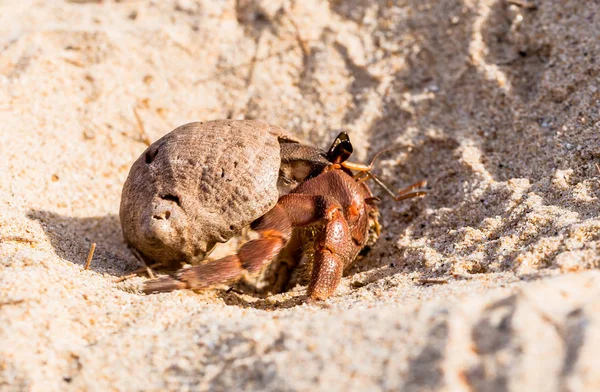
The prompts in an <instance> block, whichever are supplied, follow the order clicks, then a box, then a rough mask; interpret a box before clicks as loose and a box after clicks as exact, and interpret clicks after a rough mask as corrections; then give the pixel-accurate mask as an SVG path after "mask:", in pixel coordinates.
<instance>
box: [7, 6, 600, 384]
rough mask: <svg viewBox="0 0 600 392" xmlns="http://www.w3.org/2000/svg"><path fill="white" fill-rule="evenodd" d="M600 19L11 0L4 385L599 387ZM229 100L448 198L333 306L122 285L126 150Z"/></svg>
mask: <svg viewBox="0 0 600 392" xmlns="http://www.w3.org/2000/svg"><path fill="white" fill-rule="evenodd" d="M511 3H520V4H521V5H515V4H511ZM599 38H600V4H599V3H598V2H597V1H592V0H588V1H581V0H547V1H537V0H529V2H518V1H514V2H511V1H505V0H482V1H475V0H448V1H443V2H440V1H434V0H418V1H417V0H406V1H391V2H388V1H366V0H352V1H333V0H332V1H330V2H324V1H316V0H308V1H302V2H300V1H284V0H281V1H279V0H265V1H249V0H239V1H219V2H217V1H209V0H200V1H192V0H180V1H147V2H142V1H133V0H131V1H127V0H122V1H48V2H44V1H3V2H0V48H1V50H0V124H1V125H0V151H1V154H2V159H0V178H1V181H0V389H1V390H7V391H12V390H31V391H54V390H56V391H59V390H60V391H68V390H78V391H79V390H90V391H93V390H123V391H133V390H149V391H152V390H213V391H221V390H239V389H245V390H271V391H288V390H289V391H292V390H293V391H304V390H309V389H310V390H330V391H337V390H339V391H349V390H405V391H428V390H448V391H450V390H451V391H460V390H485V391H496V390H498V391H504V390H545V391H553V390H556V391H558V390H560V391H584V390H590V391H591V390H598V388H600V376H599V375H598V372H597V363H598V354H597V353H598V352H599V350H600V318H599V317H600V316H598V315H599V314H600V312H599V311H600V300H599V299H598V298H600V296H599V294H600V273H599V272H598V271H597V270H595V269H596V268H597V267H598V266H599V265H600V217H599V215H600V214H599V213H600V203H599V202H598V198H599V197H600V167H599V166H598V165H599V164H600V85H599V83H598V78H599V73H600V39H599ZM220 118H236V119H237V118H239V119H241V118H250V119H261V120H264V121H267V122H270V123H273V124H276V125H279V126H281V127H284V128H286V129H288V130H290V132H293V133H294V134H295V135H297V136H298V137H300V138H303V139H304V140H306V141H307V142H310V143H312V144H315V145H318V146H322V147H327V146H328V145H329V144H330V143H331V141H332V140H333V138H334V137H335V135H336V134H337V133H338V132H339V131H340V130H345V131H348V132H349V133H350V136H351V138H352V140H353V143H354V145H355V150H356V156H355V159H357V160H359V161H366V160H367V159H368V158H369V157H371V156H372V155H373V154H374V153H375V152H376V151H378V150H380V149H382V148H385V147H389V146H395V147H396V149H395V150H394V151H391V152H388V153H386V154H385V155H384V157H383V159H382V160H381V161H380V163H379V165H378V168H377V172H378V173H379V174H380V175H381V177H382V178H384V179H385V180H386V181H387V182H389V183H390V184H391V185H393V186H394V187H396V188H401V187H402V186H405V185H407V184H409V183H412V182H414V181H417V180H420V179H423V178H425V179H427V180H428V188H429V194H428V195H427V196H426V197H425V198H422V199H419V200H410V201H405V202H402V203H394V202H393V201H391V200H390V199H389V198H387V199H386V197H385V196H384V195H382V199H383V202H382V205H381V213H382V224H383V226H384V232H383V234H382V236H381V238H380V240H379V241H378V243H377V244H376V245H375V246H374V247H373V249H372V250H371V251H370V252H369V254H368V255H367V256H366V257H365V258H364V259H363V260H361V261H360V262H359V263H358V264H357V265H356V266H355V267H353V269H352V270H351V271H350V272H349V273H348V274H347V276H346V277H345V278H344V279H343V281H342V283H341V285H340V288H339V289H338V291H337V293H336V295H335V296H334V297H333V298H331V299H330V300H328V301H327V302H326V304H325V305H324V306H316V305H306V304H304V303H303V298H304V293H305V288H304V287H297V288H296V289H294V290H293V291H291V292H288V293H284V294H279V295H274V296H269V297H260V296H256V295H252V294H248V293H246V294H243V293H242V294H240V293H236V292H229V293H228V292H226V290H225V289H226V288H227V287H225V286H224V287H218V288H215V289H214V290H209V291H206V292H203V293H199V294H196V293H192V292H188V291H179V292H173V293H168V294H160V295H152V296H144V295H141V294H140V293H139V291H138V289H139V287H140V285H141V283H142V282H143V281H144V279H145V278H144V277H138V278H134V279H130V280H128V281H125V282H121V283H116V282H115V280H117V279H118V278H119V277H121V276H124V275H127V274H129V273H130V272H131V271H132V270H134V269H135V268H136V267H137V261H136V260H135V258H134V257H133V256H132V255H131V254H130V252H129V251H128V249H127V247H126V246H125V244H124V242H123V239H122V236H121V229H120V224H119V220H118V208H119V201H120V193H121V188H122V185H123V182H124V181H125V178H126V176H127V173H128V170H129V167H130V166H131V164H132V163H133V161H134V160H135V159H136V158H137V157H138V156H139V155H140V154H141V153H142V151H143V150H144V149H145V148H146V145H147V143H148V142H150V141H153V140H156V139H158V138H159V137H160V136H162V135H164V134H165V133H166V132H168V131H170V130H171V129H173V128H175V127H176V126H178V125H181V124H184V123H186V122H190V121H197V120H211V119H220ZM377 192H379V191H377ZM93 242H95V243H97V244H98V246H97V249H96V253H95V256H94V258H93V260H92V263H91V268H90V269H89V270H84V264H85V261H86V257H87V253H88V250H89V248H90V246H91V244H92V243H93Z"/></svg>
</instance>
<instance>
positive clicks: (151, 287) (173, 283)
mask: <svg viewBox="0 0 600 392" xmlns="http://www.w3.org/2000/svg"><path fill="white" fill-rule="evenodd" d="M187 288H188V285H187V284H186V283H185V282H182V281H179V280H176V279H173V278H170V277H164V278H158V279H152V280H149V281H147V282H146V283H144V287H143V288H142V292H144V294H157V293H168V292H170V291H174V290H181V289H187Z"/></svg>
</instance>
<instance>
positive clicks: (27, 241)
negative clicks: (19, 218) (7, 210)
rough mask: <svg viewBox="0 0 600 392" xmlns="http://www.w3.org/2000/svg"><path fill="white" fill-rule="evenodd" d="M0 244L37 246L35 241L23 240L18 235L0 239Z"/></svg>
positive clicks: (23, 238)
mask: <svg viewBox="0 0 600 392" xmlns="http://www.w3.org/2000/svg"><path fill="white" fill-rule="evenodd" d="M0 242H25V243H27V244H37V241H36V240H32V239H31V238H25V237H22V236H20V235H17V236H11V237H3V238H0Z"/></svg>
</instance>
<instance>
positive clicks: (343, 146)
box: [327, 132, 353, 163]
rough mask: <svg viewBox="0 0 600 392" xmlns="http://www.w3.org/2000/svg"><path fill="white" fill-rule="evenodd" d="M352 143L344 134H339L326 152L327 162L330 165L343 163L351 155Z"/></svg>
mask: <svg viewBox="0 0 600 392" xmlns="http://www.w3.org/2000/svg"><path fill="white" fill-rule="evenodd" d="M352 151H353V148H352V143H350V138H349V137H348V134H347V133H346V132H340V134H339V135H338V136H337V137H336V138H335V140H334V142H333V144H332V145H331V147H330V148H329V151H327V160H328V161H329V162H331V163H342V162H345V161H346V160H347V159H348V158H350V155H352Z"/></svg>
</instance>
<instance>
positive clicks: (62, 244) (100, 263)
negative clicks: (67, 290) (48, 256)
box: [27, 209, 138, 276]
mask: <svg viewBox="0 0 600 392" xmlns="http://www.w3.org/2000/svg"><path fill="white" fill-rule="evenodd" d="M27 217H28V218H29V219H32V220H36V221H38V222H39V223H40V225H41V226H42V228H43V230H44V232H45V233H46V235H47V237H48V239H49V240H50V243H51V244H52V247H53V248H54V251H55V252H56V254H57V255H58V256H59V257H61V258H62V259H64V260H67V261H69V262H71V263H73V264H77V265H82V266H83V265H85V262H86V259H87V256H88V253H89V250H90V246H91V244H92V243H96V244H97V247H96V251H95V252H94V257H93V259H92V263H91V264H90V269H91V270H93V271H96V272H99V273H107V274H111V275H115V276H121V275H124V274H126V273H127V271H131V270H134V269H135V268H136V267H137V265H138V262H137V260H136V259H135V258H134V257H133V255H132V254H131V252H130V251H129V249H128V248H127V245H126V244H125V242H124V241H123V237H122V234H121V224H120V222H119V217H118V216H117V215H106V216H98V217H86V218H74V217H69V216H64V215H59V214H56V213H54V212H50V211H45V210H35V209H32V210H30V211H29V212H28V213H27Z"/></svg>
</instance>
